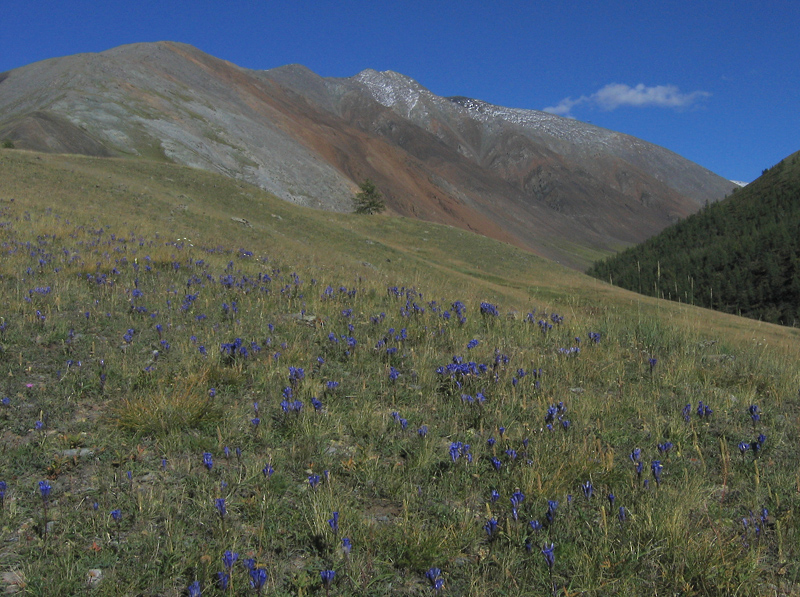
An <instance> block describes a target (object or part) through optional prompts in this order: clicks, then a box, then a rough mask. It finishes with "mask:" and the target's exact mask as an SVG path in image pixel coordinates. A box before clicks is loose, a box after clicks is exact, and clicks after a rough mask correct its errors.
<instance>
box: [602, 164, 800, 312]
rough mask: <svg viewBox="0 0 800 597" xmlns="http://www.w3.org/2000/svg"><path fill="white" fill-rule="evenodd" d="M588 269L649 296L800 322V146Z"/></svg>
mask: <svg viewBox="0 0 800 597" xmlns="http://www.w3.org/2000/svg"><path fill="white" fill-rule="evenodd" d="M588 273H589V275H592V276H596V277H598V278H600V279H603V280H611V281H613V283H614V284H617V285H619V286H622V287H623V288H628V289H630V290H635V291H638V292H643V293H645V294H651V295H653V296H660V297H662V298H669V299H672V300H677V301H683V302H688V303H691V304H695V305H701V306H704V307H713V308H714V309H719V310H721V311H725V312H727V313H735V314H740V315H743V316H745V317H752V318H754V319H761V320H764V321H769V322H772V323H780V324H783V325H791V326H797V325H798V324H799V323H800V152H799V153H795V154H794V155H792V156H789V157H788V158H786V159H785V160H783V161H782V162H780V163H779V164H778V165H777V166H775V167H773V168H770V169H769V170H768V171H765V172H764V174H763V176H761V177H760V178H759V179H758V180H756V181H755V182H753V183H752V184H749V185H747V187H745V188H744V189H742V190H740V191H737V192H736V193H734V194H733V195H732V196H731V197H728V198H727V199H726V200H724V201H721V202H719V203H716V204H714V205H711V206H709V207H707V208H706V209H704V210H702V211H701V212H700V213H698V214H695V215H693V216H690V217H689V218H687V219H686V220H683V221H681V222H679V223H678V224H675V225H674V226H671V227H670V228H667V229H666V230H664V231H663V232H662V233H660V234H659V235H657V236H655V237H653V238H651V239H650V240H648V241H646V242H644V243H642V244H641V245H637V246H636V247H632V248H630V249H628V250H626V251H623V252H621V253H619V254H617V255H614V256H611V257H607V258H606V259H605V260H603V261H600V262H598V263H596V264H595V265H594V266H593V267H592V268H591V269H590V270H589V272H588Z"/></svg>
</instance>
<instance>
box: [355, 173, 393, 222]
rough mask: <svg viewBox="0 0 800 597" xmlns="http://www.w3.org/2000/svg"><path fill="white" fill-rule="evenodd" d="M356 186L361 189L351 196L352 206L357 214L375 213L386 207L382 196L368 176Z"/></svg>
mask: <svg viewBox="0 0 800 597" xmlns="http://www.w3.org/2000/svg"><path fill="white" fill-rule="evenodd" d="M358 186H359V188H360V189H361V190H360V191H359V192H358V193H356V195H355V197H353V206H354V208H355V212H356V213H357V214H375V213H380V212H382V211H383V210H384V209H386V204H385V203H384V202H383V196H382V195H381V193H380V191H379V190H378V189H377V187H376V186H375V183H373V182H372V181H371V180H370V179H369V178H367V179H366V180H365V181H364V182H362V183H361V184H360V185H358Z"/></svg>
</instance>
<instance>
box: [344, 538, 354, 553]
mask: <svg viewBox="0 0 800 597" xmlns="http://www.w3.org/2000/svg"><path fill="white" fill-rule="evenodd" d="M352 549H353V544H352V543H351V541H350V538H349V537H342V551H343V552H344V555H346V556H349V555H350V552H351V551H352Z"/></svg>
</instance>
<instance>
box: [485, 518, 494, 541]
mask: <svg viewBox="0 0 800 597" xmlns="http://www.w3.org/2000/svg"><path fill="white" fill-rule="evenodd" d="M483 530H485V531H486V534H487V535H488V536H489V539H490V540H491V539H493V538H494V533H495V531H497V519H496V518H490V519H489V520H488V521H486V524H485V525H483Z"/></svg>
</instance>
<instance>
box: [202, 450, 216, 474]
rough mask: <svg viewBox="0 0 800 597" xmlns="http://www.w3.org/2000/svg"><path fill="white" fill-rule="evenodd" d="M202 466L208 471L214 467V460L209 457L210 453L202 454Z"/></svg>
mask: <svg viewBox="0 0 800 597" xmlns="http://www.w3.org/2000/svg"><path fill="white" fill-rule="evenodd" d="M203 466H204V467H206V468H207V469H208V470H209V471H210V470H211V469H212V468H213V466H214V459H213V457H212V456H211V452H203Z"/></svg>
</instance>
